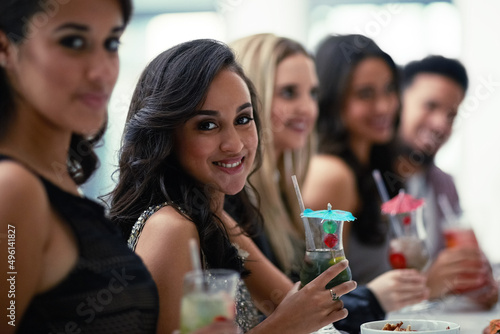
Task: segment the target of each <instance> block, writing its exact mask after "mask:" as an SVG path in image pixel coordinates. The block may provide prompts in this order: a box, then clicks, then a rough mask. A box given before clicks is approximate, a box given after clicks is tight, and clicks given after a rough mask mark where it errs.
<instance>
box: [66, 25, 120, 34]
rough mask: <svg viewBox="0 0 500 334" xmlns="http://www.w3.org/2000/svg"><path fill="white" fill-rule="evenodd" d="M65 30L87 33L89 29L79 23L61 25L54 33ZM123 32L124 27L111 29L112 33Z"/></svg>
mask: <svg viewBox="0 0 500 334" xmlns="http://www.w3.org/2000/svg"><path fill="white" fill-rule="evenodd" d="M65 29H71V30H78V31H89V30H90V28H89V27H88V26H86V25H84V24H79V23H65V24H62V25H61V26H59V27H57V29H56V31H60V30H65ZM124 30H125V26H118V27H114V28H113V29H111V32H112V33H120V32H122V31H124Z"/></svg>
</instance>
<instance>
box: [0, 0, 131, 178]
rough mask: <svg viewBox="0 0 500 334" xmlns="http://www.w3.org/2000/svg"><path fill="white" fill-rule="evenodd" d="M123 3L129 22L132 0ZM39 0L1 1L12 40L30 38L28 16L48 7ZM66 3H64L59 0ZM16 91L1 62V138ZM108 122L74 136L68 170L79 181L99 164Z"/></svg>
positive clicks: (1, 24) (1, 21) (0, 19)
mask: <svg viewBox="0 0 500 334" xmlns="http://www.w3.org/2000/svg"><path fill="white" fill-rule="evenodd" d="M117 1H118V2H119V3H120V6H121V10H122V14H123V21H124V24H125V25H126V24H127V23H128V22H129V20H130V17H131V15H132V1H131V0H117ZM43 4H44V2H43V1H40V0H2V1H0V30H1V31H2V32H4V33H5V34H6V36H7V38H8V39H9V40H10V42H11V43H15V44H20V43H22V42H23V41H25V40H26V39H28V38H30V36H29V29H28V26H27V25H28V24H29V20H30V19H31V18H32V17H33V16H34V15H36V14H38V13H41V14H43V15H47V16H49V15H50V14H51V13H44V11H47V10H48V9H47V8H46V6H43ZM59 6H64V4H59ZM14 95H15V92H14V91H13V89H12V86H11V84H10V82H9V80H8V78H7V74H6V72H5V70H4V69H3V67H1V66H0V120H1V121H0V138H2V137H3V136H5V134H6V132H7V129H8V127H9V124H10V122H11V121H12V119H13V118H14V117H15V113H16V106H15V103H14ZM105 128H106V124H104V126H103V127H102V128H101V129H100V130H99V131H98V132H97V133H96V134H94V135H92V136H82V135H80V134H76V133H74V134H73V135H72V138H71V144H70V150H69V155H68V161H67V168H68V172H69V174H70V175H71V177H72V178H73V180H74V181H75V182H76V183H77V184H82V183H84V182H85V181H87V180H88V179H89V177H90V176H91V175H92V173H93V172H94V171H95V170H96V168H97V167H98V163H99V160H98V157H97V155H96V153H95V152H94V148H95V145H96V144H97V142H99V140H100V139H101V138H102V136H103V135H104V131H105Z"/></svg>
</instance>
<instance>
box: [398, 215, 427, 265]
mask: <svg viewBox="0 0 500 334" xmlns="http://www.w3.org/2000/svg"><path fill="white" fill-rule="evenodd" d="M392 219H396V221H397V222H398V223H399V224H400V227H401V228H400V231H401V235H397V236H395V237H394V238H393V239H392V240H391V241H390V247H389V262H390V264H391V266H392V267H393V268H394V269H406V268H413V269H416V270H419V271H421V270H423V269H424V268H425V267H426V266H427V264H428V263H429V252H428V250H427V247H426V244H425V240H424V235H423V233H422V232H420V233H419V228H418V227H419V226H422V228H423V222H422V207H419V208H417V209H416V210H414V211H410V212H404V213H399V214H396V215H394V216H393V217H392Z"/></svg>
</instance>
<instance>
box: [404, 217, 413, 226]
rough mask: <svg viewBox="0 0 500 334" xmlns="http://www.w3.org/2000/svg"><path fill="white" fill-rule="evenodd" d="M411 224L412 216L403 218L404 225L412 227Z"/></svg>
mask: <svg viewBox="0 0 500 334" xmlns="http://www.w3.org/2000/svg"><path fill="white" fill-rule="evenodd" d="M410 223H411V217H410V216H406V217H404V218H403V224H405V225H410Z"/></svg>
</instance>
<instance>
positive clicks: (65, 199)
mask: <svg viewBox="0 0 500 334" xmlns="http://www.w3.org/2000/svg"><path fill="white" fill-rule="evenodd" d="M2 160H13V159H10V158H8V157H6V156H3V155H0V161H2ZM38 177H39V179H40V180H41V182H42V184H43V186H44V187H45V191H46V193H47V197H48V199H49V200H50V205H51V207H52V208H53V209H54V211H55V212H57V214H59V215H60V217H61V218H62V220H63V221H64V222H65V223H66V224H67V225H68V226H69V227H70V228H71V231H72V232H73V235H74V237H75V239H76V241H77V243H78V259H77V262H76V265H75V267H74V268H73V269H72V270H71V271H70V272H69V274H68V275H67V276H66V277H65V278H64V279H63V280H62V281H61V282H60V283H58V284H57V285H56V286H55V287H53V288H52V289H50V290H48V291H45V292H42V293H40V294H37V295H35V296H34V297H33V298H32V299H31V301H30V303H29V305H28V307H27V309H26V311H25V312H24V314H23V317H22V319H20V322H18V323H17V332H16V333H29V334H34V333H41V334H42V333H43V334H48V333H94V334H99V333H102V334H104V333H106V334H112V333H123V334H124V333H130V334H140V333H156V324H157V320H158V309H159V305H158V302H159V301H158V292H157V289H156V285H155V283H154V281H153V279H152V277H151V275H150V273H149V272H148V271H147V269H146V267H145V266H144V264H143V262H142V261H141V259H140V258H139V257H138V256H137V255H136V254H134V253H133V252H131V251H130V249H128V248H127V245H126V243H125V242H123V238H122V236H121V233H120V231H119V230H118V229H117V228H116V227H115V226H114V225H113V224H112V223H111V222H110V221H109V220H108V219H106V217H105V215H104V208H103V207H102V206H101V205H99V204H98V203H96V202H94V201H92V200H90V199H87V198H83V197H79V196H75V195H73V194H70V193H68V192H65V191H63V190H61V189H60V188H58V187H57V186H55V185H54V184H52V183H51V182H49V181H48V180H46V179H44V178H43V177H41V176H38ZM27 209H28V210H29V207H28V206H27ZM33 223H34V224H35V223H36V222H33ZM0 244H1V243H0ZM22 246H23V245H18V247H22ZM2 287H3V283H2ZM16 320H17V319H16ZM2 321H6V320H5V319H2Z"/></svg>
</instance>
